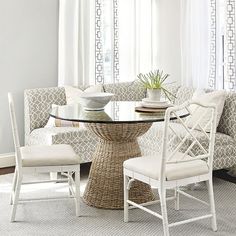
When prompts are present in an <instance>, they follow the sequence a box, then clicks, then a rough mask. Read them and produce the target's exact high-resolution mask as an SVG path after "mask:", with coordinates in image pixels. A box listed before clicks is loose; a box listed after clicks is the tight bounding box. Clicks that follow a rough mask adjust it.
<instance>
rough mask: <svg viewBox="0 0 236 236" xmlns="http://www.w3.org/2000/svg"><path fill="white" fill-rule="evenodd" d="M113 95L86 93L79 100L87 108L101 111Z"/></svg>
mask: <svg viewBox="0 0 236 236" xmlns="http://www.w3.org/2000/svg"><path fill="white" fill-rule="evenodd" d="M113 96H114V94H113V93H84V94H82V95H81V96H80V99H79V101H80V104H81V105H82V106H83V108H84V109H85V110H89V111H99V110H103V109H104V107H105V106H106V105H107V103H108V102H110V100H111V98H112V97H113Z"/></svg>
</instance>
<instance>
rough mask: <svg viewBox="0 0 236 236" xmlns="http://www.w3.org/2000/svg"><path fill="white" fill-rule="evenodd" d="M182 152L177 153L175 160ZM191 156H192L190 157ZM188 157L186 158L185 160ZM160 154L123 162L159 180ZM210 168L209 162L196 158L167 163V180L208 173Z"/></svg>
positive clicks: (130, 168) (129, 167)
mask: <svg viewBox="0 0 236 236" xmlns="http://www.w3.org/2000/svg"><path fill="white" fill-rule="evenodd" d="M180 155H181V156H182V154H181V153H177V154H176V156H175V160H176V159H178V157H179V156H180ZM189 158H191V157H189ZM186 159H188V158H185V160H186ZM160 164H161V157H160V156H144V157H137V158H131V159H129V160H126V161H125V162H124V164H123V166H124V168H125V169H127V170H130V171H133V172H136V173H139V174H142V175H144V176H147V177H149V178H152V179H155V180H159V179H160ZM208 171H209V168H208V166H207V163H206V162H205V161H202V160H195V161H189V162H182V163H176V164H166V180H167V181H168V180H169V181H170V180H177V179H184V178H188V177H193V176H197V175H202V174H206V173H208Z"/></svg>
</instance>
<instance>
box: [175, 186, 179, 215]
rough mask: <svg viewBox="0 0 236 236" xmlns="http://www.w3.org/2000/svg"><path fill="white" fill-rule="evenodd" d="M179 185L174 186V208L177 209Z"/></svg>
mask: <svg viewBox="0 0 236 236" xmlns="http://www.w3.org/2000/svg"><path fill="white" fill-rule="evenodd" d="M178 190H179V187H176V188H175V210H176V211H178V210H179V192H178Z"/></svg>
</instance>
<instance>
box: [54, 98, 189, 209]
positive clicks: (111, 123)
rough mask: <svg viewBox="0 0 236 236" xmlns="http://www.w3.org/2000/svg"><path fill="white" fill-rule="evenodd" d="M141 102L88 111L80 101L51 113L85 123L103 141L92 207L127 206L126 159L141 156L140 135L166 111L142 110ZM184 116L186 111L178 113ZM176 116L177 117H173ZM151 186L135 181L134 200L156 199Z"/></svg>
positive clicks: (89, 190)
mask: <svg viewBox="0 0 236 236" xmlns="http://www.w3.org/2000/svg"><path fill="white" fill-rule="evenodd" d="M137 106H138V102H131V101H130V102H127V101H120V102H110V103H109V104H108V105H107V106H106V107H105V109H104V110H102V111H87V110H84V109H83V107H82V106H81V105H80V104H74V105H65V106H57V107H55V108H53V109H52V110H51V112H50V116H52V117H54V118H57V119H62V120H68V121H77V122H83V123H84V124H85V126H86V127H87V129H89V130H90V131H91V135H96V136H97V137H98V138H99V141H98V143H97V146H96V150H95V152H94V156H93V161H92V165H91V168H90V173H89V178H88V183H87V186H86V189H85V192H84V195H83V200H84V201H85V202H86V203H87V204H88V205H90V206H94V207H98V208H107V209H122V208H123V162H124V161H125V160H127V159H129V158H132V157H139V156H141V150H140V147H139V145H138V142H137V138H138V137H139V136H141V135H143V134H144V133H146V132H147V131H148V130H149V128H150V127H151V126H152V123H153V122H162V121H164V116H165V110H160V112H157V113H140V112H136V111H135V108H136V107H137ZM178 115H179V116H180V117H184V116H186V113H181V114H178ZM173 119H174V117H173ZM153 198H154V195H153V193H152V191H151V187H150V186H149V185H147V184H144V183H141V182H139V181H135V182H134V183H133V184H132V187H131V189H130V199H132V201H134V202H137V203H144V202H148V201H151V200H153Z"/></svg>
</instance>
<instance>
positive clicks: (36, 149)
mask: <svg viewBox="0 0 236 236" xmlns="http://www.w3.org/2000/svg"><path fill="white" fill-rule="evenodd" d="M20 150H21V155H22V166H24V167H31V166H61V165H76V164H79V163H80V160H79V157H78V155H77V154H76V153H75V152H74V150H73V148H72V147H71V146H70V145H66V144H56V145H50V146H49V145H37V146H25V147H21V148H20Z"/></svg>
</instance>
